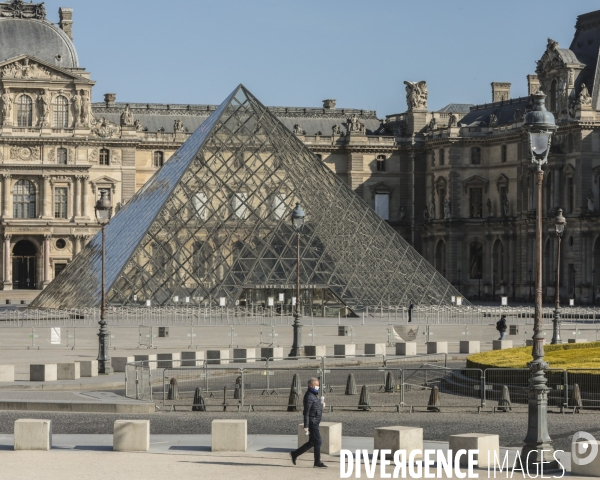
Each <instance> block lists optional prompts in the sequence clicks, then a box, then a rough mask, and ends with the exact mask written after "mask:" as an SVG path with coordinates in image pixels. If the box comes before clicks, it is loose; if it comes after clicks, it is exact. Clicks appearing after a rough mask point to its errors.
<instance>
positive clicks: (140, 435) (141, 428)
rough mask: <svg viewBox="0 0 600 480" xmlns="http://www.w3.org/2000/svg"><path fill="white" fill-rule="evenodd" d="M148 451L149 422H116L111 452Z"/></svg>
mask: <svg viewBox="0 0 600 480" xmlns="http://www.w3.org/2000/svg"><path fill="white" fill-rule="evenodd" d="M149 449H150V420H116V421H115V425H114V429H113V450H116V451H117V452H147V451H148V450H149Z"/></svg>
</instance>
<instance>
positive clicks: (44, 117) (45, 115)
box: [37, 90, 52, 127]
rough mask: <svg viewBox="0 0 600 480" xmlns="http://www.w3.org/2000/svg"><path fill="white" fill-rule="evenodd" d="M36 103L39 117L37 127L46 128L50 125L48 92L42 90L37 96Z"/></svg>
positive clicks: (49, 97)
mask: <svg viewBox="0 0 600 480" xmlns="http://www.w3.org/2000/svg"><path fill="white" fill-rule="evenodd" d="M37 101H38V112H39V117H40V122H39V125H40V127H45V126H48V125H50V103H51V102H52V98H51V96H50V92H48V90H42V91H41V94H40V95H38V98H37Z"/></svg>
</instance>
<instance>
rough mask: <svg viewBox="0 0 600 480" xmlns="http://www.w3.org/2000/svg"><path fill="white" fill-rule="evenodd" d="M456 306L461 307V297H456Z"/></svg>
mask: <svg viewBox="0 0 600 480" xmlns="http://www.w3.org/2000/svg"><path fill="white" fill-rule="evenodd" d="M456 304H457V305H462V297H456Z"/></svg>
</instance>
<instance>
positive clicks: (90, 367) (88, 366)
mask: <svg viewBox="0 0 600 480" xmlns="http://www.w3.org/2000/svg"><path fill="white" fill-rule="evenodd" d="M79 370H80V371H79V373H80V374H81V376H82V377H97V376H98V360H84V361H83V362H79Z"/></svg>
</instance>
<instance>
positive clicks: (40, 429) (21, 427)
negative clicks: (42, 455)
mask: <svg viewBox="0 0 600 480" xmlns="http://www.w3.org/2000/svg"><path fill="white" fill-rule="evenodd" d="M14 448H15V450H50V449H51V448H52V420H38V419H35V420H34V419H30V418H21V419H19V420H17V421H15V445H14Z"/></svg>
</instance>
